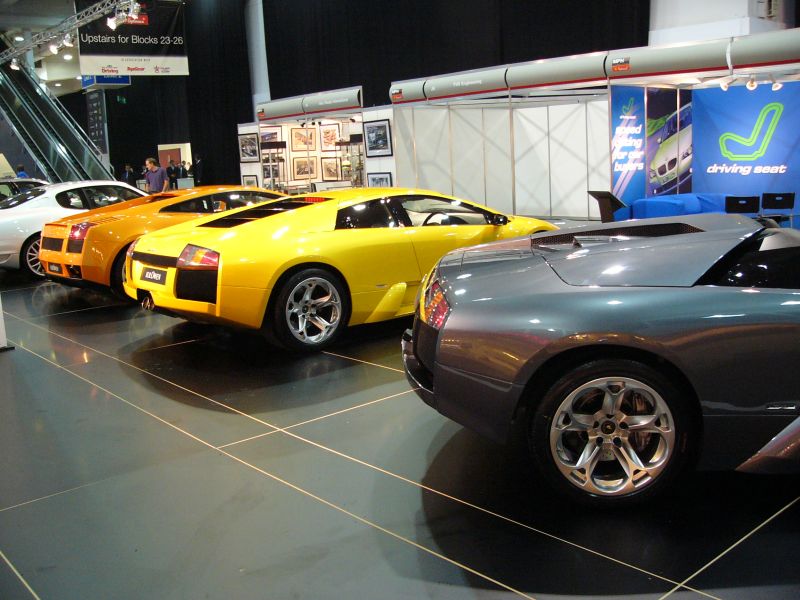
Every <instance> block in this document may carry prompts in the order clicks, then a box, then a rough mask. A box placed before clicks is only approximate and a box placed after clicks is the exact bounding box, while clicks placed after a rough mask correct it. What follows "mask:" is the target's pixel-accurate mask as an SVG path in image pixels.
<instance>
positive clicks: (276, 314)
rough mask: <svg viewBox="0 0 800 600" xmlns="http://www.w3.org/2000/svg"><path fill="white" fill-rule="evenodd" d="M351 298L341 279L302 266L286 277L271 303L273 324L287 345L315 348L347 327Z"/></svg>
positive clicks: (289, 346) (323, 344) (325, 271)
mask: <svg viewBox="0 0 800 600" xmlns="http://www.w3.org/2000/svg"><path fill="white" fill-rule="evenodd" d="M349 311H350V299H349V297H348V295H347V287H346V286H345V285H344V282H342V280H341V279H340V278H339V277H338V276H337V275H335V274H333V273H332V272H330V271H328V270H325V269H318V268H313V269H304V270H303V271H300V272H298V273H295V274H294V275H292V276H291V277H290V278H289V279H287V280H286V281H285V282H284V284H283V286H282V287H281V288H280V291H279V292H278V296H277V298H276V300H275V302H274V304H273V311H272V326H273V332H274V335H275V337H276V338H277V340H278V342H280V343H281V344H282V345H284V346H286V347H287V348H290V349H293V350H301V351H316V350H321V349H323V348H326V347H327V346H329V345H330V344H332V343H333V342H334V341H335V340H336V338H337V337H339V335H340V334H341V333H342V331H343V330H344V328H345V327H346V326H347V318H348V315H349Z"/></svg>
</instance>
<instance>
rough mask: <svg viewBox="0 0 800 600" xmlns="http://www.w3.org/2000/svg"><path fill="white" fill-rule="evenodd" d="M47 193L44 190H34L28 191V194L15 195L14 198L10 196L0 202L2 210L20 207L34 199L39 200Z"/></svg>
mask: <svg viewBox="0 0 800 600" xmlns="http://www.w3.org/2000/svg"><path fill="white" fill-rule="evenodd" d="M44 193H45V190H44V189H42V188H33V189H32V190H28V191H27V192H22V193H21V194H15V195H14V196H10V197H8V198H6V199H5V200H0V210H2V209H4V208H14V207H15V206H19V205H20V204H24V203H25V202H28V201H30V200H33V199H34V198H38V197H39V196H41V195H42V194H44Z"/></svg>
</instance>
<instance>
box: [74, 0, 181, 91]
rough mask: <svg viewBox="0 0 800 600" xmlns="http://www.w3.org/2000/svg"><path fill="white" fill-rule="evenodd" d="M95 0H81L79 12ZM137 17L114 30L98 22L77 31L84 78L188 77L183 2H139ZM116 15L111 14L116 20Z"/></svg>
mask: <svg viewBox="0 0 800 600" xmlns="http://www.w3.org/2000/svg"><path fill="white" fill-rule="evenodd" d="M94 2H96V0H78V1H77V2H76V5H77V6H76V8H77V10H78V11H80V10H82V9H84V8H87V7H89V6H91V5H92V4H93V3H94ZM139 4H140V5H141V10H140V12H139V14H138V16H136V17H135V18H134V17H127V18H125V19H123V20H121V22H119V23H118V24H117V26H116V29H111V28H110V27H109V25H108V20H107V19H97V20H96V21H92V22H91V23H89V24H87V25H84V26H83V27H81V28H80V29H79V30H78V41H79V57H80V69H81V74H82V75H112V76H116V75H188V74H189V61H188V59H187V58H186V34H185V27H184V14H183V9H184V7H183V2H179V1H175V2H173V1H170V0H158V1H155V0H151V1H149V2H147V1H140V2H139ZM113 16H114V15H113V13H112V14H111V17H112V20H113Z"/></svg>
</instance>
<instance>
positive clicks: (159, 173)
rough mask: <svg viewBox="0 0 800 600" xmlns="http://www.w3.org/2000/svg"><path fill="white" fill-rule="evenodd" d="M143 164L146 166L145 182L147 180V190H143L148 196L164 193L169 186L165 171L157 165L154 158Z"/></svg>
mask: <svg viewBox="0 0 800 600" xmlns="http://www.w3.org/2000/svg"><path fill="white" fill-rule="evenodd" d="M144 164H145V165H146V166H147V173H145V176H144V178H145V180H147V189H146V190H145V191H146V192H147V193H148V194H157V193H159V192H166V191H167V186H169V177H167V171H166V170H165V169H164V167H162V166H161V165H159V164H158V161H157V160H156V159H155V158H148V159H147V160H146V161H144Z"/></svg>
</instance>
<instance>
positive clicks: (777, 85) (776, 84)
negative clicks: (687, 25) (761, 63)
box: [769, 75, 783, 92]
mask: <svg viewBox="0 0 800 600" xmlns="http://www.w3.org/2000/svg"><path fill="white" fill-rule="evenodd" d="M769 79H770V81H772V91H773V92H777V91H778V90H779V89H781V88H782V87H783V84H782V83H781V82H780V81H776V80H775V76H774V75H770V76H769Z"/></svg>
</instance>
